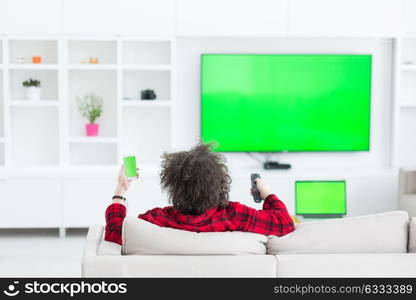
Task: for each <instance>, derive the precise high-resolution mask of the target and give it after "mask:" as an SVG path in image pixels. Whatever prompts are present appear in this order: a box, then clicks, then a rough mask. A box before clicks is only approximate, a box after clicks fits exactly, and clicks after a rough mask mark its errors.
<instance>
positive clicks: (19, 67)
mask: <svg viewBox="0 0 416 300" xmlns="http://www.w3.org/2000/svg"><path fill="white" fill-rule="evenodd" d="M9 69H10V70H57V69H58V65H56V64H10V65H9Z"/></svg>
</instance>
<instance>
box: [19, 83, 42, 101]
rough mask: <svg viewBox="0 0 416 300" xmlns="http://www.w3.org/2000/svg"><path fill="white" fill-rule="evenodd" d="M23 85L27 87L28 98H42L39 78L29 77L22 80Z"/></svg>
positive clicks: (36, 99) (35, 99) (33, 99)
mask: <svg viewBox="0 0 416 300" xmlns="http://www.w3.org/2000/svg"><path fill="white" fill-rule="evenodd" d="M22 85H23V86H24V87H25V88H26V95H27V99H28V100H30V101H39V100H40V93H41V88H40V81H39V80H37V79H32V78H29V79H28V80H25V81H23V82H22Z"/></svg>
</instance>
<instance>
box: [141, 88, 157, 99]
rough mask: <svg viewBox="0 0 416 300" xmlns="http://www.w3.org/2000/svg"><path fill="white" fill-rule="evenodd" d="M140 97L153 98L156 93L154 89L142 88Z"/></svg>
mask: <svg viewBox="0 0 416 300" xmlns="http://www.w3.org/2000/svg"><path fill="white" fill-rule="evenodd" d="M141 99H142V100H155V99H156V94H155V91H154V90H143V91H142V92H141Z"/></svg>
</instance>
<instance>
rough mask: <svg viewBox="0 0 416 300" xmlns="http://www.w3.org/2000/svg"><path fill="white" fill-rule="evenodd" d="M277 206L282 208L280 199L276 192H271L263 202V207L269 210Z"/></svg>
mask: <svg viewBox="0 0 416 300" xmlns="http://www.w3.org/2000/svg"><path fill="white" fill-rule="evenodd" d="M275 208H280V200H279V198H277V196H276V195H275V194H270V195H269V196H267V197H266V199H265V200H264V202H263V209H265V210H268V209H275Z"/></svg>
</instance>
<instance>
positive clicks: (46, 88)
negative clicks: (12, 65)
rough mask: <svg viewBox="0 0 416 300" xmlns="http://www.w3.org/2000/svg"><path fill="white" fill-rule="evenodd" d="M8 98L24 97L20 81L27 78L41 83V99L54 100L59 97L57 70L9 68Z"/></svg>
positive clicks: (23, 89)
mask: <svg viewBox="0 0 416 300" xmlns="http://www.w3.org/2000/svg"><path fill="white" fill-rule="evenodd" d="M9 74H10V76H9V77H10V83H9V86H10V98H11V99H17V100H20V99H26V90H25V88H24V87H23V85H22V82H23V81H25V80H28V79H29V78H32V79H38V80H40V83H41V89H42V91H41V99H43V100H45V101H46V100H48V101H49V100H56V99H58V98H59V96H58V95H59V83H58V82H59V80H58V79H59V78H58V77H59V75H58V70H53V69H40V68H36V69H35V68H32V69H11V70H10V73H9Z"/></svg>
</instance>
